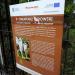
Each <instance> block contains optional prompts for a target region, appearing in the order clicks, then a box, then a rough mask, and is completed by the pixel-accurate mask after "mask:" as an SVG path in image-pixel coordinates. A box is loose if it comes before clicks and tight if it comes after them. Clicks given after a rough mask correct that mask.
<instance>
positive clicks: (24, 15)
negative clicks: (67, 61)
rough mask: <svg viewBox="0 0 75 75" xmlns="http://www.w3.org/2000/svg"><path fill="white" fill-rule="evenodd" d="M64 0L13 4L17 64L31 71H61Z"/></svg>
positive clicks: (47, 74) (56, 74) (35, 74)
mask: <svg viewBox="0 0 75 75" xmlns="http://www.w3.org/2000/svg"><path fill="white" fill-rule="evenodd" d="M64 4H65V1H64V0H40V1H34V2H27V3H21V4H16V5H11V6H10V15H11V24H12V32H13V41H14V49H15V57H16V66H17V68H19V69H21V70H24V71H26V72H28V73H30V74H32V75H60V70H61V69H60V65H61V50H62V36H63V20H64Z"/></svg>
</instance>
